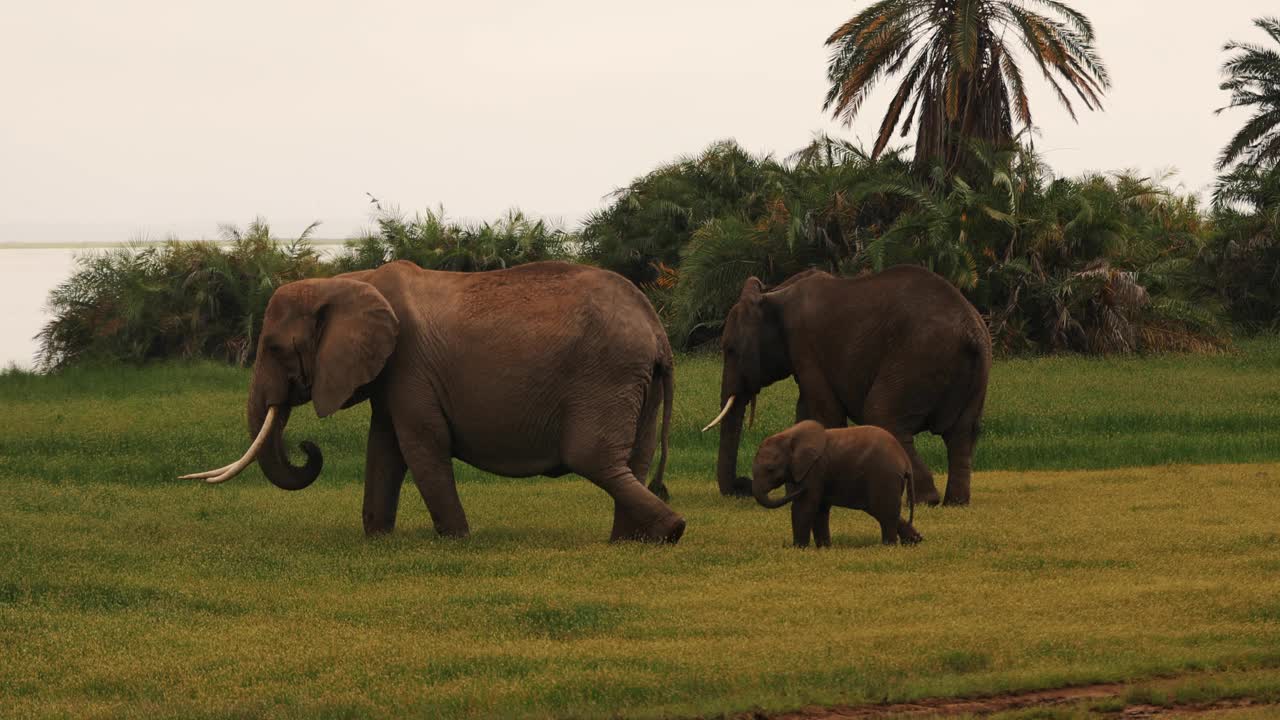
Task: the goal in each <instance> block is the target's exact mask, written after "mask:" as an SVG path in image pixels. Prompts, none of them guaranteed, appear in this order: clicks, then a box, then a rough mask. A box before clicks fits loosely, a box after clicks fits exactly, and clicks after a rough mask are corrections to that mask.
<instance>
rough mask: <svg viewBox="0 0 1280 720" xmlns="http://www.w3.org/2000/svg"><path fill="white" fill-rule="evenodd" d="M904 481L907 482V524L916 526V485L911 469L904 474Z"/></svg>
mask: <svg viewBox="0 0 1280 720" xmlns="http://www.w3.org/2000/svg"><path fill="white" fill-rule="evenodd" d="M902 479H903V480H905V481H906V482H907V513H908V515H907V524H908V525H912V526H914V525H915V523H916V484H915V482H913V481H912V479H911V468H907V471H906V472H905V473H903V474H902Z"/></svg>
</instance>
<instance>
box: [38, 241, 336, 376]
mask: <svg viewBox="0 0 1280 720" xmlns="http://www.w3.org/2000/svg"><path fill="white" fill-rule="evenodd" d="M315 227H316V226H315V224H313V225H311V226H310V227H308V228H307V229H306V230H305V231H304V232H303V233H302V234H301V235H300V236H299V237H298V238H296V239H294V240H291V241H287V242H282V241H279V240H276V239H275V238H273V237H272V236H271V228H270V226H268V225H267V224H266V223H265V222H264V221H262V220H255V221H254V222H252V223H250V225H249V227H248V228H247V229H246V230H245V231H241V230H239V229H237V228H235V227H231V226H226V227H224V228H223V231H222V233H223V239H224V241H226V244H224V245H219V244H215V243H211V242H178V241H176V240H170V241H168V242H166V243H164V244H161V245H133V246H129V247H125V248H120V249H115V250H109V251H106V252H103V253H90V254H87V255H82V256H80V257H79V258H78V259H77V269H76V272H75V273H74V274H73V275H72V276H71V277H70V278H69V279H67V280H66V281H65V282H63V283H62V284H61V285H59V286H57V287H56V288H54V290H53V291H52V292H51V293H50V295H49V305H50V308H51V310H52V314H53V320H51V321H50V322H49V323H48V324H47V325H45V327H44V328H43V330H41V332H40V335H39V336H38V339H39V342H40V351H39V355H38V358H37V362H38V364H39V365H40V366H41V367H42V368H44V369H57V368H62V367H65V366H68V365H72V364H84V363H95V362H131V363H141V362H145V361H148V360H153V359H159V358H174V357H176V358H196V357H204V358H213V359H217V360H223V361H226V362H231V363H236V364H241V365H243V364H245V363H247V362H248V361H249V360H250V359H251V358H252V356H253V352H254V348H255V345H256V339H257V333H258V330H259V326H260V324H261V319H262V315H263V312H264V311H265V310H266V306H267V300H268V299H270V297H271V293H272V292H274V291H275V289H276V288H277V287H279V286H280V285H282V284H284V283H287V282H292V281H294V280H300V279H302V278H307V277H315V276H318V275H325V274H328V272H329V270H328V268H327V266H326V265H325V263H324V262H322V261H321V259H320V257H319V255H318V254H317V252H316V250H315V249H314V248H313V247H312V246H311V245H310V243H308V242H307V237H308V236H309V235H310V233H311V232H312V231H313V230H314V228H315Z"/></svg>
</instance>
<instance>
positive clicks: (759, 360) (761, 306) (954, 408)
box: [707, 265, 991, 505]
mask: <svg viewBox="0 0 1280 720" xmlns="http://www.w3.org/2000/svg"><path fill="white" fill-rule="evenodd" d="M721 348H722V351H723V354H724V369H723V374H722V376H721V383H720V402H721V403H723V405H724V407H723V409H722V410H721V412H720V415H719V416H718V417H717V418H716V419H715V420H714V421H713V422H712V423H711V425H708V426H707V429H710V428H711V427H712V426H714V425H716V424H717V423H720V424H721V427H720V454H719V458H718V459H717V462H716V480H717V482H718V483H719V485H720V492H721V493H723V494H726V495H750V494H751V483H750V480H749V479H747V478H741V477H737V459H738V444H739V441H740V440H741V436H742V419H743V415H744V411H745V410H746V408H747V405H748V404H749V403H750V402H753V401H754V399H755V396H756V394H757V393H759V392H760V390H761V389H762V388H764V387H767V386H768V385H770V384H772V383H775V382H777V381H779V380H782V379H784V378H786V377H789V376H794V377H795V381H796V384H797V385H798V386H799V388H800V397H799V400H798V402H797V403H796V415H795V417H796V422H800V421H802V420H817V421H818V422H820V423H822V425H823V426H825V427H828V428H836V427H844V426H845V424H846V422H847V421H848V420H853V421H854V422H856V423H859V424H865V425H877V426H879V427H882V428H884V429H886V430H888V431H889V432H891V433H893V435H894V437H896V438H897V439H898V442H900V443H902V446H903V448H904V449H906V451H907V453H908V455H910V457H911V463H912V475H913V477H914V483H915V488H916V497H917V498H918V499H919V500H920V501H922V502H928V503H930V504H936V503H937V502H938V499H939V497H938V490H937V488H936V487H935V486H934V482H933V474H932V473H931V472H930V471H929V467H928V466H927V465H926V464H925V463H924V461H923V460H922V459H921V458H920V454H919V453H918V452H917V451H916V448H915V442H914V438H915V435H916V434H917V433H920V432H924V431H926V430H928V431H930V432H933V433H935V434H938V435H941V436H942V438H943V440H944V441H945V442H946V446H947V466H948V475H947V489H946V496H945V499H944V502H945V503H946V504H948V505H964V504H967V503H968V502H969V482H970V476H971V474H972V468H973V449H974V443H975V441H976V440H977V437H978V431H979V427H980V423H981V420H982V409H983V404H984V402H985V400H986V396H987V378H988V375H989V374H990V371H991V336H990V335H989V334H988V332H987V326H986V323H984V322H983V320H982V318H981V316H979V315H978V312H977V311H976V310H975V309H974V307H973V306H972V305H971V304H969V301H968V300H966V299H965V298H964V296H963V295H961V294H960V292H959V291H958V290H956V289H955V288H954V287H953V286H952V285H951V284H950V283H948V282H947V281H946V280H944V279H943V278H941V277H939V276H938V275H936V274H934V273H932V272H930V271H928V270H926V269H924V268H920V267H915V266H905V265H903V266H898V267H893V268H889V269H888V270H885V271H884V272H881V273H879V274H876V275H871V276H866V277H860V278H853V279H850V278H837V277H835V276H833V275H830V274H828V273H825V272H821V271H816V270H810V271H806V272H804V273H800V274H798V275H795V276H793V277H791V278H790V279H789V280H787V281H786V282H784V283H782V284H781V285H779V286H778V287H777V288H776V289H774V290H772V291H771V292H765V288H764V285H763V284H762V283H761V282H760V281H759V280H757V279H756V278H750V279H748V280H747V282H746V283H745V284H744V285H743V287H742V293H741V295H740V296H739V298H738V302H737V303H736V304H735V305H734V306H733V308H732V309H731V310H730V311H729V315H728V317H727V318H726V319H725V325H724V335H723V337H722V338H721Z"/></svg>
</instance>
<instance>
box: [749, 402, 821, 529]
mask: <svg viewBox="0 0 1280 720" xmlns="http://www.w3.org/2000/svg"><path fill="white" fill-rule="evenodd" d="M826 451H827V432H826V430H825V429H824V428H823V427H822V426H821V425H819V424H818V423H816V422H814V421H813V420H806V421H804V422H802V423H800V424H798V425H795V426H793V427H792V428H790V429H788V430H784V431H783V432H780V433H778V434H777V435H773V436H770V437H768V438H766V439H765V441H764V442H763V443H761V444H760V449H759V450H757V451H756V460H755V463H754V464H753V465H752V467H751V494H752V495H753V496H755V499H756V502H758V503H760V504H761V505H763V506H765V507H767V508H779V507H782V506H783V505H786V504H787V503H789V502H791V501H792V500H795V499H796V498H797V497H799V496H800V495H801V494H803V493H804V492H805V491H807V490H809V489H810V482H811V479H810V475H811V474H812V473H813V470H814V468H816V467H818V465H819V463H820V462H821V461H822V460H823V458H824V457H825V456H826ZM784 483H792V484H794V485H797V486H798V487H797V488H796V489H795V490H793V491H791V492H789V493H787V494H786V495H784V496H783V497H781V498H778V499H777V500H774V499H773V498H771V497H769V493H770V492H773V490H774V489H775V488H778V487H781V486H782V485H783V484H784Z"/></svg>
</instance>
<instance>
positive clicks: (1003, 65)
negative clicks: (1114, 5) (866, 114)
mask: <svg viewBox="0 0 1280 720" xmlns="http://www.w3.org/2000/svg"><path fill="white" fill-rule="evenodd" d="M1037 10H1043V11H1044V12H1037ZM826 44H827V45H828V46H830V47H831V48H832V50H831V60H830V63H829V65H828V67H827V78H828V80H829V81H830V83H831V88H830V90H829V91H828V92H827V99H826V103H825V104H824V105H823V109H824V110H831V111H832V113H833V114H834V115H835V116H836V117H839V118H842V119H843V120H844V121H845V122H846V123H850V122H852V121H853V118H854V116H856V115H857V114H858V111H859V110H860V109H861V108H862V103H863V102H864V101H865V100H866V98H867V96H868V94H869V93H870V92H871V90H872V89H873V88H875V86H876V85H877V84H878V83H879V81H880V80H881V79H883V78H884V77H885V76H887V75H898V74H901V75H902V83H901V84H900V85H899V86H898V90H897V92H896V93H894V95H893V99H892V100H891V101H890V102H889V109H888V111H887V112H886V113H885V116H884V120H883V121H882V122H881V124H880V132H879V135H878V136H877V138H876V143H875V147H874V149H873V150H872V155H873V156H879V154H880V153H881V152H882V151H883V150H884V149H885V146H886V145H888V143H889V140H890V138H891V137H892V136H893V133H894V130H895V129H896V128H898V126H899V125H901V128H902V135H903V136H904V137H905V136H906V135H907V134H908V133H910V131H911V129H912V127H915V128H916V144H915V158H916V161H917V163H918V164H921V165H929V164H932V163H935V162H938V161H941V162H943V163H945V165H946V167H947V168H948V170H949V171H950V170H954V168H955V165H956V164H957V162H958V161H959V160H960V157H961V155H962V148H963V147H965V143H966V142H967V141H968V140H970V139H977V140H981V141H984V142H987V143H992V144H996V145H999V144H1003V143H1006V142H1008V141H1009V140H1010V139H1012V138H1013V137H1014V134H1015V122H1016V124H1017V125H1018V126H1020V127H1021V128H1022V129H1026V128H1031V127H1032V118H1031V103H1030V101H1029V100H1028V98H1027V88H1026V84H1025V82H1024V79H1023V74H1022V68H1021V67H1020V66H1019V60H1018V56H1017V54H1016V53H1017V52H1018V48H1019V47H1021V50H1022V52H1025V54H1026V55H1027V56H1028V57H1030V59H1031V60H1032V61H1033V62H1034V63H1035V64H1036V66H1037V67H1039V68H1040V71H1041V73H1042V74H1043V75H1044V78H1045V81H1046V82H1047V83H1048V84H1049V86H1050V87H1052V88H1053V90H1054V92H1055V93H1056V94H1057V97H1058V100H1059V102H1061V103H1062V105H1063V106H1064V107H1065V108H1066V109H1067V112H1068V113H1070V114H1071V117H1072V118H1073V119H1074V118H1075V117H1076V114H1075V108H1074V107H1073V105H1072V99H1071V98H1069V97H1068V95H1067V92H1068V91H1073V92H1074V93H1075V95H1076V96H1077V97H1078V98H1079V100H1080V102H1081V103H1082V104H1083V105H1084V106H1085V107H1086V108H1088V109H1090V110H1097V109H1100V108H1101V106H1102V101H1101V96H1102V95H1103V93H1104V92H1105V91H1106V89H1107V88H1108V87H1110V84H1111V81H1110V78H1109V76H1108V74H1107V69H1106V66H1105V65H1103V63H1102V59H1101V58H1100V57H1099V56H1098V53H1097V50H1096V48H1095V47H1094V33H1093V25H1092V24H1091V23H1090V22H1089V19H1088V18H1087V17H1085V16H1084V15H1083V14H1081V13H1079V12H1077V11H1076V10H1073V9H1072V8H1071V7H1070V6H1068V5H1067V4H1066V3H1063V2H1058V1H1057V0H877V1H876V2H873V3H872V4H871V6H870V7H868V8H866V9H865V10H863V11H862V12H860V13H858V14H857V15H855V16H853V18H852V19H850V20H849V21H848V22H846V23H845V24H844V25H841V26H840V27H839V28H837V29H836V31H835V32H833V33H832V34H831V37H829V38H827V43H826ZM904 111H905V112H904Z"/></svg>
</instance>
